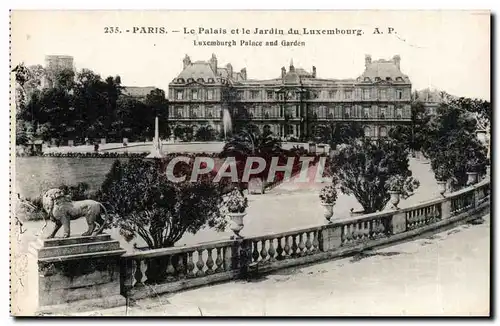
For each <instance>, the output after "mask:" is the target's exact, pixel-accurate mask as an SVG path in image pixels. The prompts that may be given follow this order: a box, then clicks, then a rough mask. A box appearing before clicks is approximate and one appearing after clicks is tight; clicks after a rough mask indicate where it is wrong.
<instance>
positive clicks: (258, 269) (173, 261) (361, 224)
mask: <svg viewBox="0 0 500 326" xmlns="http://www.w3.org/2000/svg"><path fill="white" fill-rule="evenodd" d="M489 189H490V181H489V180H485V181H483V182H481V183H479V184H476V185H473V186H470V187H468V188H465V189H463V190H460V191H457V192H455V193H451V194H447V195H445V197H444V198H439V199H435V200H431V201H427V202H424V203H420V204H418V205H414V206H412V207H408V208H404V209H398V210H391V211H383V212H377V213H373V214H366V215H363V216H359V217H356V218H354V219H353V218H346V219H342V220H336V221H334V222H333V223H329V224H324V225H318V226H313V227H310V228H302V229H297V230H290V231H286V232H281V233H273V234H267V235H260V236H255V237H247V238H243V239H235V240H226V241H217V242H210V243H204V244H200V245H196V246H185V247H178V248H177V247H176V248H166V249H155V250H147V251H144V252H140V253H134V254H125V255H123V256H122V260H121V273H122V295H124V296H128V297H132V298H141V297H146V296H151V295H158V294H161V293H167V292H175V291H178V290H181V289H186V288H190V287H196V286H200V285H206V284H210V283H214V282H220V281H224V280H230V279H236V278H241V277H248V276H252V275H257V274H259V273H266V272H269V271H272V270H276V269H280V268H285V267H290V266H297V265H302V264H307V263H311V262H315V261H321V260H325V259H330V258H335V257H339V256H343V255H347V254H351V253H354V252H359V251H362V250H364V249H367V248H372V247H376V246H380V245H383V244H387V243H391V242H394V241H400V240H404V239H405V238H411V237H414V236H416V235H419V234H421V233H425V232H430V231H433V230H436V229H439V228H441V227H444V226H446V225H449V224H453V223H459V222H463V221H465V220H468V219H475V218H477V217H480V216H481V215H482V214H485V213H486V212H487V211H488V210H489V198H490V197H489Z"/></svg>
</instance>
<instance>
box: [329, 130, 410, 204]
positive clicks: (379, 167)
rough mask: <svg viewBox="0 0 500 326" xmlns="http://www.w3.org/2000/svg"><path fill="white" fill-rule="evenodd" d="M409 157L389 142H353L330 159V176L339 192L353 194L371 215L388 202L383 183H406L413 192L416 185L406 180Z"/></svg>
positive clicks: (400, 147) (402, 148) (398, 145)
mask: <svg viewBox="0 0 500 326" xmlns="http://www.w3.org/2000/svg"><path fill="white" fill-rule="evenodd" d="M408 154H409V153H408V149H407V148H406V147H405V145H404V144H399V143H397V142H395V141H391V140H390V139H389V140H380V141H378V142H371V141H369V140H367V139H364V140H359V141H352V142H351V143H350V144H349V145H346V146H343V147H342V148H340V149H339V150H338V152H337V153H336V154H335V155H334V156H333V158H332V163H331V164H330V167H329V168H330V174H331V175H334V176H335V178H336V179H338V180H339V182H340V190H341V191H342V193H344V194H346V195H354V197H356V199H357V200H358V202H359V203H360V204H361V206H363V208H364V212H365V213H373V212H376V211H379V210H382V209H384V207H385V205H386V204H387V202H388V201H389V199H390V195H389V188H388V186H387V185H386V183H388V181H389V179H390V178H391V177H392V176H397V175H399V176H400V177H402V178H404V179H405V180H408V181H407V182H408V184H409V185H412V187H413V188H411V189H412V190H414V189H416V188H417V187H418V182H415V181H413V179H408V178H409V177H411V171H410V170H409V160H408ZM405 182H406V181H405ZM409 189H410V188H409ZM407 195H408V196H410V195H411V193H408V194H407Z"/></svg>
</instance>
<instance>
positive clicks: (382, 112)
mask: <svg viewBox="0 0 500 326" xmlns="http://www.w3.org/2000/svg"><path fill="white" fill-rule="evenodd" d="M380 117H381V118H382V119H384V118H385V108H380Z"/></svg>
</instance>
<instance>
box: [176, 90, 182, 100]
mask: <svg viewBox="0 0 500 326" xmlns="http://www.w3.org/2000/svg"><path fill="white" fill-rule="evenodd" d="M176 98H177V99H178V100H182V91H177V96H176Z"/></svg>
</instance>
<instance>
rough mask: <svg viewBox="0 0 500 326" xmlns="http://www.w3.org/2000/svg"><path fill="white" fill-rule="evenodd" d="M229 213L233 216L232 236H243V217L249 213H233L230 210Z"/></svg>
mask: <svg viewBox="0 0 500 326" xmlns="http://www.w3.org/2000/svg"><path fill="white" fill-rule="evenodd" d="M228 215H229V216H230V217H231V227H230V228H231V230H232V231H233V232H234V234H235V235H234V236H233V237H232V238H243V237H242V236H241V235H240V231H241V230H243V227H244V226H245V225H244V224H243V218H244V217H245V215H247V213H246V212H243V213H233V212H229V213H228Z"/></svg>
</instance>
